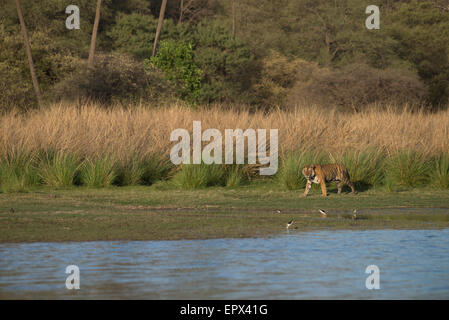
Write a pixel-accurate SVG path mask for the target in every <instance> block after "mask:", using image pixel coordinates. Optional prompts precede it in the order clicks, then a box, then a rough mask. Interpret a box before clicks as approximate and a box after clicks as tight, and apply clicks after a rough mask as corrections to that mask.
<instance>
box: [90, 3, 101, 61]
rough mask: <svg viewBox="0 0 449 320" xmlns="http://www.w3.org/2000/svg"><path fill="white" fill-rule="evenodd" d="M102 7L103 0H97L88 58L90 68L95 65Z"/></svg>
mask: <svg viewBox="0 0 449 320" xmlns="http://www.w3.org/2000/svg"><path fill="white" fill-rule="evenodd" d="M100 8H101V0H97V10H96V11H95V22H94V28H93V30H92V39H91V41H90V50H89V58H88V59H87V65H88V66H89V68H91V67H92V66H93V65H94V56H95V42H96V41H97V32H98V24H99V23H100Z"/></svg>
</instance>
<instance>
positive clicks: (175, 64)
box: [145, 40, 202, 104]
mask: <svg viewBox="0 0 449 320" xmlns="http://www.w3.org/2000/svg"><path fill="white" fill-rule="evenodd" d="M145 63H146V66H147V70H148V68H149V64H152V65H154V66H155V67H157V68H160V69H161V70H163V71H164V72H165V73H166V75H167V78H168V79H169V80H170V81H172V82H173V83H174V84H175V86H176V87H177V89H178V94H179V97H180V98H181V99H183V100H186V101H188V102H190V103H192V104H195V103H196V102H197V101H198V99H199V98H200V96H201V80H202V71H201V69H199V68H198V67H197V66H196V64H195V62H194V51H193V46H192V44H191V43H186V42H176V41H173V40H166V41H161V43H160V47H159V50H158V52H157V55H156V56H155V57H151V58H150V59H149V60H145Z"/></svg>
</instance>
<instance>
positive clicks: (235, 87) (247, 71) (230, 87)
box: [189, 20, 260, 103]
mask: <svg viewBox="0 0 449 320" xmlns="http://www.w3.org/2000/svg"><path fill="white" fill-rule="evenodd" d="M189 36H190V41H192V43H193V45H194V49H195V64H196V65H197V66H198V67H199V68H200V69H201V70H202V71H203V85H202V91H201V94H202V96H201V97H200V101H201V102H205V103H208V102H213V101H234V102H247V101H249V100H250V98H251V97H252V94H251V93H250V92H249V90H250V88H251V86H252V85H253V82H254V80H255V79H257V77H258V75H259V71H260V70H259V64H258V62H257V61H256V59H255V58H254V56H253V55H252V53H251V51H250V50H249V48H248V47H247V46H246V45H245V44H244V43H243V42H242V41H241V40H239V39H238V38H235V37H233V36H232V34H231V32H229V30H228V28H226V27H225V26H224V25H222V24H221V23H219V22H216V21H208V20H204V21H202V22H200V23H199V24H198V25H197V26H196V28H195V30H194V32H193V34H192V35H189Z"/></svg>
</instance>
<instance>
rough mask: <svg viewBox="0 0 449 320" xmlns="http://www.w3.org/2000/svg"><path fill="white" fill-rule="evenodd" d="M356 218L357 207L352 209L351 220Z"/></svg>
mask: <svg viewBox="0 0 449 320" xmlns="http://www.w3.org/2000/svg"><path fill="white" fill-rule="evenodd" d="M356 219H357V209H354V211H352V220H356Z"/></svg>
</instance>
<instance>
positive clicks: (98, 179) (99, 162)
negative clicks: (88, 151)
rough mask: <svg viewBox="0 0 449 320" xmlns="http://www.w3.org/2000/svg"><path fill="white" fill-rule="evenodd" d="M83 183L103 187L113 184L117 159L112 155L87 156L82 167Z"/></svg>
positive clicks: (88, 185)
mask: <svg viewBox="0 0 449 320" xmlns="http://www.w3.org/2000/svg"><path fill="white" fill-rule="evenodd" d="M80 176H81V183H82V184H83V185H85V186H87V187H95V188H102V187H108V186H110V185H112V183H113V182H114V180H115V178H116V176H117V175H116V167H115V161H114V159H113V158H112V157H110V156H104V157H97V158H87V159H85V160H84V163H83V165H82V167H81V174H80Z"/></svg>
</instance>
